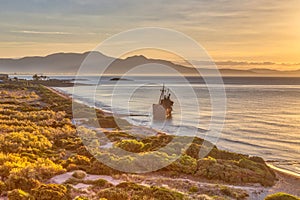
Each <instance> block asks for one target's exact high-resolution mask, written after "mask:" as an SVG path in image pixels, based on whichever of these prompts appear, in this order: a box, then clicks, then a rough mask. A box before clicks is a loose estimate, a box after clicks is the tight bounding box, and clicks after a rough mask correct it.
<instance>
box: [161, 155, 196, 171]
mask: <svg viewBox="0 0 300 200" xmlns="http://www.w3.org/2000/svg"><path fill="white" fill-rule="evenodd" d="M166 168H167V169H168V170H170V171H176V172H182V173H185V174H194V173H195V172H196V171H197V160H196V159H195V158H192V157H190V156H188V155H186V154H184V155H182V156H181V157H180V158H179V159H178V160H176V161H175V162H173V163H172V164H171V165H169V166H167V167H166Z"/></svg>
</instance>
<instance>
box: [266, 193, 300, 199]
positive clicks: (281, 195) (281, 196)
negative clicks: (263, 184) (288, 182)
mask: <svg viewBox="0 0 300 200" xmlns="http://www.w3.org/2000/svg"><path fill="white" fill-rule="evenodd" d="M265 200H300V198H298V197H295V196H292V195H290V194H286V193H282V192H279V193H276V194H272V195H269V196H267V197H266V198H265Z"/></svg>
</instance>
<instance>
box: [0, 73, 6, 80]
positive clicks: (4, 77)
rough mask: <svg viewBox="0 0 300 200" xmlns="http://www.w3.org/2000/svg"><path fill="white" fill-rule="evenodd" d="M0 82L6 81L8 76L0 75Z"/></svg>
mask: <svg viewBox="0 0 300 200" xmlns="http://www.w3.org/2000/svg"><path fill="white" fill-rule="evenodd" d="M0 80H2V81H6V80H8V74H0Z"/></svg>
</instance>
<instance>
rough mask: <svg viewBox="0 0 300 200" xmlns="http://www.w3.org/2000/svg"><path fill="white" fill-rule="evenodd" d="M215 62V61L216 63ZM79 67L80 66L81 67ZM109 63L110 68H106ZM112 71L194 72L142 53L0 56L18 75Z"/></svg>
mask: <svg viewBox="0 0 300 200" xmlns="http://www.w3.org/2000/svg"><path fill="white" fill-rule="evenodd" d="M217 65H218V63H217ZM80 66H82V67H81V68H80ZM106 66H109V67H106ZM79 69H80V70H81V71H80V72H81V74H82V75H83V74H86V75H88V74H89V75H90V74H99V73H101V74H103V73H104V74H115V75H121V74H124V73H130V74H131V75H133V74H138V75H149V74H151V75H176V73H177V74H184V75H197V70H196V69H195V68H192V67H188V66H184V65H180V64H176V63H173V62H171V61H166V60H161V59H150V58H146V57H144V56H142V55H139V56H132V57H128V58H125V59H119V58H118V59H115V58H113V57H109V56H106V55H104V54H102V53H100V52H86V53H56V54H51V55H48V56H44V57H41V56H34V57H24V58H20V59H11V58H3V59H0V72H1V73H9V74H12V73H18V74H33V73H38V74H76V73H77V71H78V70H79ZM200 72H201V73H202V75H211V76H213V75H214V70H212V69H211V68H210V66H209V65H207V66H205V65H204V66H203V68H201V69H200ZM220 73H221V74H222V75H223V76H300V70H294V71H278V70H272V69H263V68H257V69H250V70H237V69H220Z"/></svg>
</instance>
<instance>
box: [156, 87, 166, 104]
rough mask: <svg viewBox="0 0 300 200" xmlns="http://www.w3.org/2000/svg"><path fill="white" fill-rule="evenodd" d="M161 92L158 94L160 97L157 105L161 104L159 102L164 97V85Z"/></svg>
mask: <svg viewBox="0 0 300 200" xmlns="http://www.w3.org/2000/svg"><path fill="white" fill-rule="evenodd" d="M160 91H161V93H160V97H159V100H158V104H160V103H161V100H162V98H163V97H164V94H165V91H166V90H165V84H163V88H162V90H160Z"/></svg>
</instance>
